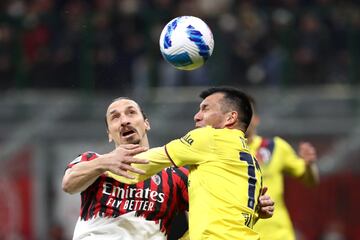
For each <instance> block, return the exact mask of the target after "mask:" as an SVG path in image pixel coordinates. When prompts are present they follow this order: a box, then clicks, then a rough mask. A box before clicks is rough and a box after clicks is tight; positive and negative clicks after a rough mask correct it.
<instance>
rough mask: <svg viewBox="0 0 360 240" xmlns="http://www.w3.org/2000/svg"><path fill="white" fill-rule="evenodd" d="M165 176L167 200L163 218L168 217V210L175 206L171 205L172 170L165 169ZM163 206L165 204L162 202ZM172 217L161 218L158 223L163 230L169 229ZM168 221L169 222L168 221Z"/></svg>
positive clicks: (172, 188)
mask: <svg viewBox="0 0 360 240" xmlns="http://www.w3.org/2000/svg"><path fill="white" fill-rule="evenodd" d="M165 170H166V174H167V179H168V183H169V198H168V200H167V201H166V211H165V213H164V216H168V215H169V210H170V209H172V208H171V204H175V203H173V197H174V188H175V186H174V182H173V169H172V168H166V169H165ZM164 204H165V202H164ZM170 214H171V215H173V214H174V213H170ZM172 218H173V217H172V216H170V218H162V219H161V222H160V226H163V225H164V227H165V229H166V230H167V229H168V228H169V226H170V225H171V224H170V223H171V220H172ZM169 220H170V221H169ZM161 228H163V227H161Z"/></svg>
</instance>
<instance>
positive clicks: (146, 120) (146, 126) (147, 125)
mask: <svg viewBox="0 0 360 240" xmlns="http://www.w3.org/2000/svg"><path fill="white" fill-rule="evenodd" d="M144 123H145V129H146V131H149V130H150V129H151V127H150V122H149V120H148V119H145V121H144Z"/></svg>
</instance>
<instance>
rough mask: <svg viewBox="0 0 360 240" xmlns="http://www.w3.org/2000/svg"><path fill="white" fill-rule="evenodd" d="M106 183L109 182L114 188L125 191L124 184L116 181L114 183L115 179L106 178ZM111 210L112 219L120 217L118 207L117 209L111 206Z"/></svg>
mask: <svg viewBox="0 0 360 240" xmlns="http://www.w3.org/2000/svg"><path fill="white" fill-rule="evenodd" d="M107 181H111V183H112V185H113V186H114V187H119V188H123V189H125V187H124V185H125V184H124V183H121V182H118V181H116V180H115V179H112V178H107ZM116 200H117V199H116ZM117 201H119V200H117ZM109 207H110V206H109ZM111 208H112V210H113V213H112V217H114V218H116V217H118V216H120V206H119V207H118V208H117V207H115V206H112V207H111Z"/></svg>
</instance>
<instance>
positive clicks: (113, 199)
mask: <svg viewBox="0 0 360 240" xmlns="http://www.w3.org/2000/svg"><path fill="white" fill-rule="evenodd" d="M97 156H98V155H97V154H96V153H94V152H86V153H84V154H82V155H81V156H79V157H78V158H77V159H75V160H74V161H72V162H71V163H70V164H69V165H68V168H71V167H72V166H74V165H75V164H77V163H79V162H82V161H91V160H93V159H95V158H97ZM187 175H188V170H187V169H186V168H166V169H164V170H163V171H161V172H159V173H158V174H156V175H154V176H152V177H151V178H149V179H147V180H145V181H142V182H140V183H137V184H133V185H128V184H124V183H120V182H118V181H116V180H114V179H113V178H110V177H107V176H106V175H101V176H100V177H99V178H98V179H97V180H96V181H95V182H94V183H93V184H92V185H91V186H89V187H88V188H87V189H86V190H85V191H83V192H81V209H80V217H79V219H78V221H77V224H76V226H75V231H74V237H73V239H75V240H78V239H79V240H80V239H81V240H85V239H91V240H97V239H98V240H104V239H114V240H122V239H130V240H131V239H136V240H144V239H154V240H155V239H156V240H158V239H159V240H161V239H166V235H167V233H168V232H169V231H170V229H169V227H170V224H171V221H172V220H173V217H174V216H175V215H176V213H177V212H180V211H185V210H187V209H188V195H187Z"/></svg>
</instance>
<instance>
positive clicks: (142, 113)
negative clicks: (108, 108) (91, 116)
mask: <svg viewBox="0 0 360 240" xmlns="http://www.w3.org/2000/svg"><path fill="white" fill-rule="evenodd" d="M123 99H127V100H131V101H134V102H136V101H135V100H133V99H131V98H129V97H117V98H114V99H113V100H112V101H111V102H110V104H112V103H113V102H116V101H119V100H123ZM110 104H109V105H110ZM136 104H137V105H138V106H139V109H140V112H141V115H142V116H143V118H144V120H146V119H148V118H147V116H146V114H145V112H144V111H143V109H142V107H141V106H140V104H139V103H138V102H136ZM105 126H106V130H107V129H109V125H108V122H107V118H106V114H105Z"/></svg>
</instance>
